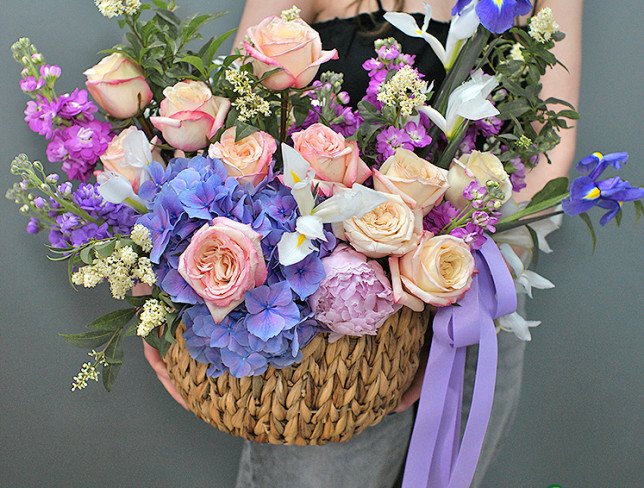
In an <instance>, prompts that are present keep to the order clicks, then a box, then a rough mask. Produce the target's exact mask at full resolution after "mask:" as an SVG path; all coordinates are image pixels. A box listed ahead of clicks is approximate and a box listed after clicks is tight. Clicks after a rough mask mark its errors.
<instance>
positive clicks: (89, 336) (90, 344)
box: [59, 330, 114, 349]
mask: <svg viewBox="0 0 644 488" xmlns="http://www.w3.org/2000/svg"><path fill="white" fill-rule="evenodd" d="M59 335H60V336H61V337H62V338H63V339H65V340H66V341H67V342H69V343H70V344H72V345H74V346H76V347H81V348H83V349H97V348H99V347H100V346H102V345H103V344H105V343H106V342H107V341H109V340H110V339H111V338H112V335H114V332H111V331H105V330H93V331H91V332H83V333H81V334H59Z"/></svg>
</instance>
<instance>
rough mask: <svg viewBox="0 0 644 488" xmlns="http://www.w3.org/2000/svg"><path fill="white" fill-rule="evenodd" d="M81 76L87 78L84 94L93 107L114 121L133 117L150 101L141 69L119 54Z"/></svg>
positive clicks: (150, 92)
mask: <svg viewBox="0 0 644 488" xmlns="http://www.w3.org/2000/svg"><path fill="white" fill-rule="evenodd" d="M83 74H84V75H85V76H86V77H87V82H86V83H85V85H86V86H87V90H88V91H89V92H90V93H91V94H92V97H94V100H96V103H98V104H99V105H100V106H101V107H102V108H103V110H105V111H106V112H107V113H108V114H110V115H111V116H112V117H115V118H117V119H129V118H130V117H134V116H135V115H136V114H138V113H139V112H140V111H141V110H143V109H144V108H145V107H147V106H148V104H149V103H150V101H151V100H152V90H150V86H149V85H148V82H147V81H145V76H144V72H143V69H142V68H141V67H140V66H139V65H138V64H136V63H135V62H134V61H132V60H131V59H130V58H128V57H126V56H124V55H122V54H119V53H114V54H111V55H109V56H107V57H106V58H103V59H102V60H101V61H100V62H99V63H98V64H97V65H96V66H94V67H93V68H90V69H88V70H87V71H85V73H83ZM139 98H140V100H139Z"/></svg>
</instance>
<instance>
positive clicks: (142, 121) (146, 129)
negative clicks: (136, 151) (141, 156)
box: [136, 114, 154, 141]
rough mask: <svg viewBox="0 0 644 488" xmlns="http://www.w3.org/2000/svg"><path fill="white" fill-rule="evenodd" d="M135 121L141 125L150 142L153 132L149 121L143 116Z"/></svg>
mask: <svg viewBox="0 0 644 488" xmlns="http://www.w3.org/2000/svg"><path fill="white" fill-rule="evenodd" d="M136 119H137V120H138V121H139V124H141V129H142V130H143V132H145V135H146V136H147V138H148V140H149V141H151V140H152V139H153V138H154V130H153V129H152V124H150V121H149V120H148V119H147V118H146V117H145V116H144V115H143V114H141V115H139V116H138V117H137V118H136Z"/></svg>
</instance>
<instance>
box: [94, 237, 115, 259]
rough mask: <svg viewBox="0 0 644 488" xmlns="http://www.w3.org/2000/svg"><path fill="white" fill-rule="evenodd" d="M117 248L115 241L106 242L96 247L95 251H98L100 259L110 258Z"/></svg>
mask: <svg viewBox="0 0 644 488" xmlns="http://www.w3.org/2000/svg"><path fill="white" fill-rule="evenodd" d="M115 248H116V241H114V240H113V241H108V242H104V243H103V244H99V245H97V246H94V250H95V251H96V254H97V256H98V257H99V258H106V257H109V256H110V255H111V254H112V253H113V252H114V249H115Z"/></svg>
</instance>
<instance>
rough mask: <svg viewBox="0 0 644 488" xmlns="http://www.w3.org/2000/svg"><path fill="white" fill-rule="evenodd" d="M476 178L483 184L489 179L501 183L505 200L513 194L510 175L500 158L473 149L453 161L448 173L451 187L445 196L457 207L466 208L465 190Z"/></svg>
mask: <svg viewBox="0 0 644 488" xmlns="http://www.w3.org/2000/svg"><path fill="white" fill-rule="evenodd" d="M474 180H476V181H477V182H478V183H479V185H482V186H485V184H486V183H487V182H488V181H489V180H492V181H495V182H497V183H498V184H499V185H501V191H502V192H503V194H504V199H503V202H507V201H508V200H509V199H510V197H511V196H512V183H511V182H510V176H509V175H508V174H507V173H506V172H505V169H503V163H502V162H501V161H500V160H499V158H497V157H496V156H495V155H494V154H492V153H489V152H479V151H472V153H471V154H464V155H463V156H461V158H460V159H455V160H454V161H453V162H452V165H451V166H450V168H449V172H448V173H447V182H448V183H449V189H448V190H447V193H446V194H445V198H447V200H448V201H449V202H450V203H451V204H452V205H454V206H455V207H456V208H464V207H465V206H466V205H467V200H465V197H463V190H464V189H465V187H467V185H469V184H470V183H471V182H472V181H474Z"/></svg>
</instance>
